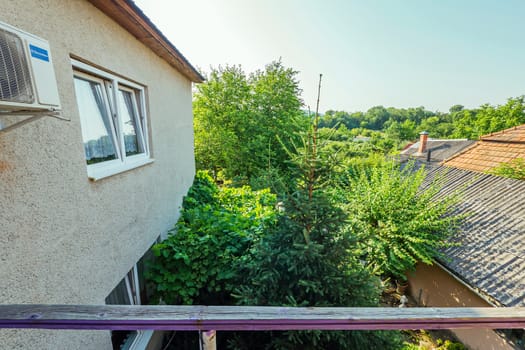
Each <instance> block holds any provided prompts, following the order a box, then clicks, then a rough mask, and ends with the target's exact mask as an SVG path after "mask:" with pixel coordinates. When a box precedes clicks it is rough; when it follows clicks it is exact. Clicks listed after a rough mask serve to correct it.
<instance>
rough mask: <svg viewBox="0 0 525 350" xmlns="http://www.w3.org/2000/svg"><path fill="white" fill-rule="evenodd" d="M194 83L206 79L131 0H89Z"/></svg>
mask: <svg viewBox="0 0 525 350" xmlns="http://www.w3.org/2000/svg"><path fill="white" fill-rule="evenodd" d="M88 1H89V2H91V3H92V4H93V5H94V6H95V7H97V8H98V9H99V10H101V11H102V12H104V13H105V14H106V15H107V16H108V17H110V18H111V19H113V20H114V21H115V22H117V23H118V24H119V25H120V26H122V27H123V28H124V29H126V30H127V31H128V32H129V33H131V34H132V35H133V36H135V37H136V38H137V39H138V40H139V41H140V42H142V43H143V44H144V45H146V46H147V47H148V48H149V49H151V50H152V51H153V52H154V53H155V54H157V55H158V56H159V57H161V58H162V59H163V60H165V61H166V62H168V63H169V64H170V65H171V66H172V67H174V68H176V69H177V70H178V71H179V72H181V73H182V74H183V75H184V76H185V77H186V78H188V79H189V80H191V81H192V82H194V83H202V82H203V81H204V80H205V79H204V77H203V76H202V75H201V74H200V73H199V72H198V71H197V69H195V68H194V67H193V66H192V65H191V64H190V62H189V61H188V60H187V59H186V58H185V57H184V56H183V55H182V54H181V53H180V52H179V50H177V48H176V47H175V46H174V45H173V44H172V43H171V42H170V41H169V40H168V39H167V38H166V37H165V36H164V34H162V32H161V31H160V30H159V29H158V28H157V27H156V26H155V25H154V24H153V23H152V22H151V20H150V19H149V18H148V17H147V16H146V15H145V14H144V12H142V10H141V9H140V8H139V7H138V6H137V5H135V3H134V2H133V1H131V0H88Z"/></svg>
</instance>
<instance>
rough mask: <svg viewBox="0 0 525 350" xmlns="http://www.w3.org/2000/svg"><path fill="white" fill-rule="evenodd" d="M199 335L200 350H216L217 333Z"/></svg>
mask: <svg viewBox="0 0 525 350" xmlns="http://www.w3.org/2000/svg"><path fill="white" fill-rule="evenodd" d="M199 333H200V349H201V350H217V332H216V331H214V330H211V331H203V332H199Z"/></svg>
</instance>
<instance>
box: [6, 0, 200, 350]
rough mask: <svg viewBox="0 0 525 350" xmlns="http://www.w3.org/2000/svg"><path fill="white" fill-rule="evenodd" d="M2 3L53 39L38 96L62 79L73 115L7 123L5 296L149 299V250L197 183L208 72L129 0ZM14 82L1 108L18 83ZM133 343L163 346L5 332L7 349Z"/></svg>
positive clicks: (78, 334) (71, 334)
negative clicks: (199, 99)
mask: <svg viewBox="0 0 525 350" xmlns="http://www.w3.org/2000/svg"><path fill="white" fill-rule="evenodd" d="M0 5H1V9H2V11H1V12H0V22H3V23H5V24H7V25H11V26H13V27H16V28H18V29H20V30H22V31H24V32H27V33H31V34H34V35H36V36H38V37H41V38H43V39H45V40H47V41H48V43H49V49H48V50H46V49H42V48H40V49H39V48H38V47H37V48H36V49H35V50H36V51H35V52H33V51H31V54H30V56H31V57H30V56H29V54H28V59H31V60H32V59H33V58H35V57H36V59H37V60H40V61H42V62H40V63H42V64H45V65H49V64H51V65H52V67H54V72H55V74H54V75H55V76H56V84H54V82H53V84H51V83H49V81H50V80H48V81H47V83H46V84H47V85H46V86H44V89H42V91H39V92H42V93H45V92H46V91H51V90H53V89H54V88H57V91H58V97H59V100H60V105H61V111H60V115H59V118H61V119H62V120H61V119H57V118H51V117H42V118H39V119H37V120H35V121H32V122H30V123H27V124H25V125H23V126H20V127H18V128H15V129H11V130H8V131H4V132H2V131H0V199H1V200H0V212H1V215H0V228H1V229H0V230H1V233H0V302H1V303H3V304H20V303H31V304H105V303H108V304H110V303H118V304H121V303H124V304H136V303H139V302H143V300H144V299H143V298H144V295H141V294H143V293H141V292H143V284H142V282H143V278H142V277H143V276H141V269H142V267H143V266H142V260H141V257H142V256H143V255H144V254H145V253H146V252H147V251H148V249H149V247H150V246H151V245H152V244H153V243H154V242H155V241H156V239H157V238H158V237H159V236H160V235H164V234H166V232H167V230H169V229H170V228H172V227H173V225H174V223H175V222H176V220H177V218H178V215H179V209H180V205H181V201H182V197H183V195H185V194H186V192H187V190H188V188H189V187H190V186H191V184H192V181H193V176H194V173H195V163H194V154H193V120H192V96H191V90H192V89H191V87H192V82H201V81H202V80H203V78H202V76H201V75H200V74H199V73H198V72H197V71H196V70H195V69H194V68H193V67H192V66H191V65H190V64H189V63H188V61H187V60H186V59H185V58H184V57H183V56H182V55H181V54H180V53H179V52H178V51H177V49H176V48H175V47H174V46H173V45H172V44H171V43H170V42H169V41H168V40H167V39H166V38H165V37H164V36H163V35H162V34H161V33H160V32H159V31H158V29H156V28H155V26H154V25H153V24H152V23H151V22H150V21H149V20H148V19H147V18H146V17H145V16H144V14H143V13H142V12H141V11H140V9H138V8H137V7H136V5H134V3H133V2H132V1H130V0H91V1H84V0H69V1H66V0H42V1H33V0H20V1H11V0H0ZM3 27H4V28H6V27H7V26H3ZM2 33H3V32H1V31H0V48H1V49H2V51H1V52H2V54H4V53H5V52H6V49H5V47H6V46H5V45H6V44H5V41H4V42H2V40H7V39H4V37H2ZM4 33H5V31H4ZM2 45H3V46H2ZM13 45H14V44H13ZM31 50H33V48H31ZM4 56H5V55H4ZM4 56H2V57H0V68H2V65H4V66H3V68H2V69H5V66H6V65H10V64H11V63H6V61H5V57H4ZM2 59H4V61H2ZM37 63H38V62H37ZM5 78H6V76H5V75H3V73H1V72H0V80H2V79H4V80H5ZM48 78H50V77H48ZM51 78H53V77H52V76H51ZM8 79H10V78H9V77H8ZM4 80H2V86H1V88H2V90H1V91H2V94H3V95H1V96H0V111H2V109H4V108H2V106H3V104H2V103H3V102H2V101H1V100H3V99H6V98H9V91H10V90H9V89H11V88H12V86H11V85H13V86H14V84H11V85H9V84H7V85H6V84H5V81H4ZM51 80H53V81H54V80H55V79H51ZM19 88H20V86H19ZM5 91H7V92H6V93H5V94H4V92H5ZM6 96H7V97H6ZM4 117H5V118H7V119H8V117H6V116H4ZM4 117H2V116H0V128H2V127H3V126H2V125H4V124H2V122H1V121H2V120H4V119H2V118H4ZM4 121H5V120H4ZM6 125H7V124H6ZM141 299H142V301H141ZM112 337H113V342H114V345H113V346H112ZM126 339H127V341H128V345H131V344H132V346H131V348H132V349H146V348H148V349H150V348H154V346H153V345H154V344H153V343H154V342H158V341H159V339H158V336H155V335H154V336H153V337H152V334H151V332H149V333H148V332H138V333H129V332H113V334H111V333H110V332H109V331H44V330H5V329H4V330H0V349H9V350H15V349H52V350H57V349H68V350H69V349H97V350H101V349H108V350H109V349H112V348H120V344H119V342H125V341H126ZM148 342H150V345H149V346H148V345H147V344H148Z"/></svg>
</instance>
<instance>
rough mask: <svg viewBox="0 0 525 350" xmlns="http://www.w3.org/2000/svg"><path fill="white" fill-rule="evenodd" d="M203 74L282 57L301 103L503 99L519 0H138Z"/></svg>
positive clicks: (522, 50) (518, 79)
mask: <svg viewBox="0 0 525 350" xmlns="http://www.w3.org/2000/svg"><path fill="white" fill-rule="evenodd" d="M136 3H137V5H138V6H139V7H140V8H141V9H142V10H143V11H144V12H145V13H146V15H147V16H148V17H150V19H151V20H152V21H153V22H154V23H155V24H156V25H157V27H158V28H159V29H160V30H161V31H162V32H163V33H164V34H165V35H166V36H167V37H168V38H169V40H170V41H171V42H172V43H173V44H174V45H175V46H176V47H177V48H178V49H179V50H180V51H181V52H182V53H183V54H184V55H185V56H186V58H188V59H189V61H190V62H191V63H192V64H193V65H194V66H196V67H198V68H199V69H200V70H201V71H203V72H209V70H210V67H217V66H218V65H225V64H240V65H241V66H242V67H243V68H244V70H245V71H246V72H252V71H254V70H256V69H260V68H263V67H264V65H265V64H267V63H269V62H271V61H272V60H276V59H279V58H281V59H282V61H283V63H284V64H285V65H286V66H288V67H292V68H294V69H295V70H297V71H299V72H300V73H299V76H298V77H299V80H300V82H301V88H302V89H303V96H302V97H303V99H304V101H305V105H309V106H310V107H311V108H312V109H314V108H315V100H316V90H317V80H318V76H319V73H322V74H323V86H322V91H321V106H320V110H321V111H325V110H327V109H335V110H346V111H350V112H352V111H357V110H362V111H364V110H367V109H368V108H370V107H372V106H375V105H383V106H385V107H390V106H393V107H417V106H425V107H426V108H427V109H429V110H432V111H435V110H440V111H447V110H448V108H449V107H450V106H452V105H454V104H462V105H464V106H466V107H469V108H471V107H477V106H479V105H481V104H483V103H491V104H503V103H505V101H506V99H507V98H508V97H515V96H520V95H523V94H525V45H524V42H525V40H524V35H523V34H524V33H525V30H524V28H525V22H524V20H523V18H524V17H523V16H524V14H525V1H523V0H505V1H501V0H492V1H488V0H359V1H357V0H346V1H345V0H184V1H181V0H177V1H173V0H172V1H169V0H136Z"/></svg>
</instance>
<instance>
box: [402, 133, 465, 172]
mask: <svg viewBox="0 0 525 350" xmlns="http://www.w3.org/2000/svg"><path fill="white" fill-rule="evenodd" d="M419 135H420V138H419V141H418V142H416V143H413V144H411V145H409V146H407V147H406V148H405V149H403V150H402V151H401V153H400V159H401V161H406V160H408V159H415V160H418V161H425V162H428V163H429V164H432V165H435V164H438V163H440V162H442V161H444V160H445V159H447V158H450V157H452V156H453V155H455V154H457V153H458V152H461V151H462V150H464V149H466V148H467V147H469V146H471V145H473V144H474V143H475V141H471V140H467V139H450V140H447V139H432V138H429V137H428V136H429V134H428V132H426V131H423V132H422V133H420V134H419Z"/></svg>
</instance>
